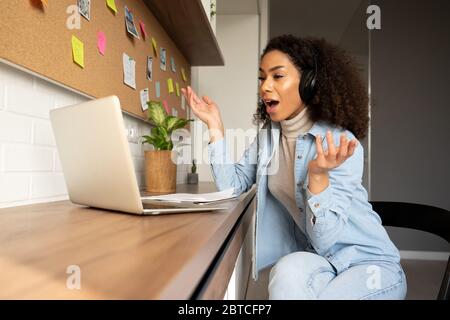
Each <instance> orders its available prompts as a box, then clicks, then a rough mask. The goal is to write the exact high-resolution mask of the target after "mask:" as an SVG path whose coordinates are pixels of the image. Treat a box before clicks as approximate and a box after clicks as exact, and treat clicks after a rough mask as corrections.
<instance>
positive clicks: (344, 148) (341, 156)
mask: <svg viewBox="0 0 450 320" xmlns="http://www.w3.org/2000/svg"><path fill="white" fill-rule="evenodd" d="M347 152H348V139H347V137H346V136H345V133H343V134H341V139H340V142H339V151H338V154H337V160H338V161H343V160H345V158H346V157H347Z"/></svg>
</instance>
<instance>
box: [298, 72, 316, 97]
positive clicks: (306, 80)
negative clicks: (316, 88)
mask: <svg viewBox="0 0 450 320" xmlns="http://www.w3.org/2000/svg"><path fill="white" fill-rule="evenodd" d="M312 73H313V72H312V71H311V70H305V71H303V73H302V75H301V80H300V88H299V91H300V98H301V99H302V101H303V103H305V104H308V103H309V101H310V99H311V98H312V94H313V91H312V88H311V80H312V79H311V78H312V77H313V76H312ZM314 82H315V81H314Z"/></svg>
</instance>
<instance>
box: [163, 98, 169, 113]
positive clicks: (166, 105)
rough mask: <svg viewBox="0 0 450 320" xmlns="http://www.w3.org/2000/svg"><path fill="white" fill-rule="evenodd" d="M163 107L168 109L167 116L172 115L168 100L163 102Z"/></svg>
mask: <svg viewBox="0 0 450 320" xmlns="http://www.w3.org/2000/svg"><path fill="white" fill-rule="evenodd" d="M163 106H164V109H166V112H167V114H170V110H169V105H168V104H167V101H166V100H164V101H163Z"/></svg>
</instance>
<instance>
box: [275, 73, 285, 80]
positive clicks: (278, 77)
mask: <svg viewBox="0 0 450 320" xmlns="http://www.w3.org/2000/svg"><path fill="white" fill-rule="evenodd" d="M273 77H274V78H275V79H280V78H283V77H284V76H283V75H282V74H276V75H274V76H273Z"/></svg>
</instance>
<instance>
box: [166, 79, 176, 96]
mask: <svg viewBox="0 0 450 320" xmlns="http://www.w3.org/2000/svg"><path fill="white" fill-rule="evenodd" d="M167 88H168V90H169V93H173V92H175V91H174V90H173V80H172V78H169V79H167Z"/></svg>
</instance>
